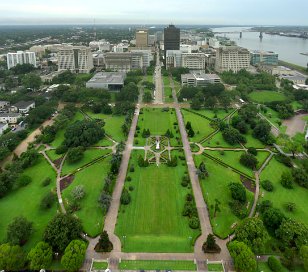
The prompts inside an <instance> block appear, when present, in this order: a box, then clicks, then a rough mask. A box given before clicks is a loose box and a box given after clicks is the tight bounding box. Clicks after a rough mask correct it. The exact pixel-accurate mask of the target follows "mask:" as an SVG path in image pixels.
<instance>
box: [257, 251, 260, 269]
mask: <svg viewBox="0 0 308 272" xmlns="http://www.w3.org/2000/svg"><path fill="white" fill-rule="evenodd" d="M260 259H261V256H259V255H257V270H258V272H259V260H260Z"/></svg>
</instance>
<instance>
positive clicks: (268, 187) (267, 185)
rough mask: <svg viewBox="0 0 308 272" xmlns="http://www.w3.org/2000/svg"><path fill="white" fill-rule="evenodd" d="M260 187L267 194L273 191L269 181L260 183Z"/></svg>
mask: <svg viewBox="0 0 308 272" xmlns="http://www.w3.org/2000/svg"><path fill="white" fill-rule="evenodd" d="M261 186H262V188H263V189H264V190H266V191H268V192H272V191H273V190H274V185H273V183H272V182H271V181H269V180H263V181H261Z"/></svg>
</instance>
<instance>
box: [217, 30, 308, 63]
mask: <svg viewBox="0 0 308 272" xmlns="http://www.w3.org/2000/svg"><path fill="white" fill-rule="evenodd" d="M249 29H250V27H221V28H213V29H212V31H213V32H241V31H242V38H240V34H239V33H224V34H215V36H216V35H218V36H226V37H228V38H230V39H231V40H232V41H235V42H236V43H237V45H238V46H241V47H245V48H247V49H249V50H264V51H274V52H276V53H278V54H279V56H278V57H279V59H280V60H283V61H287V62H290V63H293V64H297V65H300V66H303V67H307V65H308V56H304V55H301V54H300V53H308V39H302V38H291V37H283V36H274V35H268V34H265V33H263V39H262V40H260V38H259V34H260V33H259V32H245V31H247V30H249Z"/></svg>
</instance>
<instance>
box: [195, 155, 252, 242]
mask: <svg viewBox="0 0 308 272" xmlns="http://www.w3.org/2000/svg"><path fill="white" fill-rule="evenodd" d="M194 160H195V163H196V166H198V165H199V164H200V163H201V162H202V161H203V162H204V163H205V165H206V168H207V170H208V172H209V176H208V177H207V178H206V179H204V180H200V185H201V188H202V192H203V197H204V199H205V201H206V203H207V205H208V209H209V213H210V219H211V224H212V228H213V232H214V234H215V235H217V236H219V237H221V238H226V237H228V235H229V234H231V233H232V232H233V230H232V229H231V226H232V225H233V224H234V223H238V222H240V219H238V218H237V217H236V216H235V215H234V214H233V213H232V211H231V209H230V207H229V202H230V201H231V200H232V198H231V194H230V191H229V188H228V184H229V183H231V182H241V181H240V176H239V175H238V174H237V173H235V172H233V171H232V170H231V169H228V168H225V167H223V166H221V165H220V164H218V163H215V162H214V161H212V160H211V159H208V158H206V157H204V156H195V157H194ZM246 191H247V190H246ZM247 195H248V199H249V201H250V205H252V201H253V194H252V193H251V192H249V191H247ZM215 199H218V200H219V201H220V203H221V204H220V205H219V208H220V210H221V211H220V212H217V214H216V217H215V218H214V206H213V205H215Z"/></svg>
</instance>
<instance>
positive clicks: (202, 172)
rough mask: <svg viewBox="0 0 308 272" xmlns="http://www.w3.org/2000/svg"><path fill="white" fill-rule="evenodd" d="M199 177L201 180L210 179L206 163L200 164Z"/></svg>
mask: <svg viewBox="0 0 308 272" xmlns="http://www.w3.org/2000/svg"><path fill="white" fill-rule="evenodd" d="M198 170H199V171H198V175H199V177H200V178H201V179H204V178H205V177H208V176H209V172H208V171H207V169H206V166H205V163H204V162H201V163H200V164H199V167H198Z"/></svg>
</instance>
